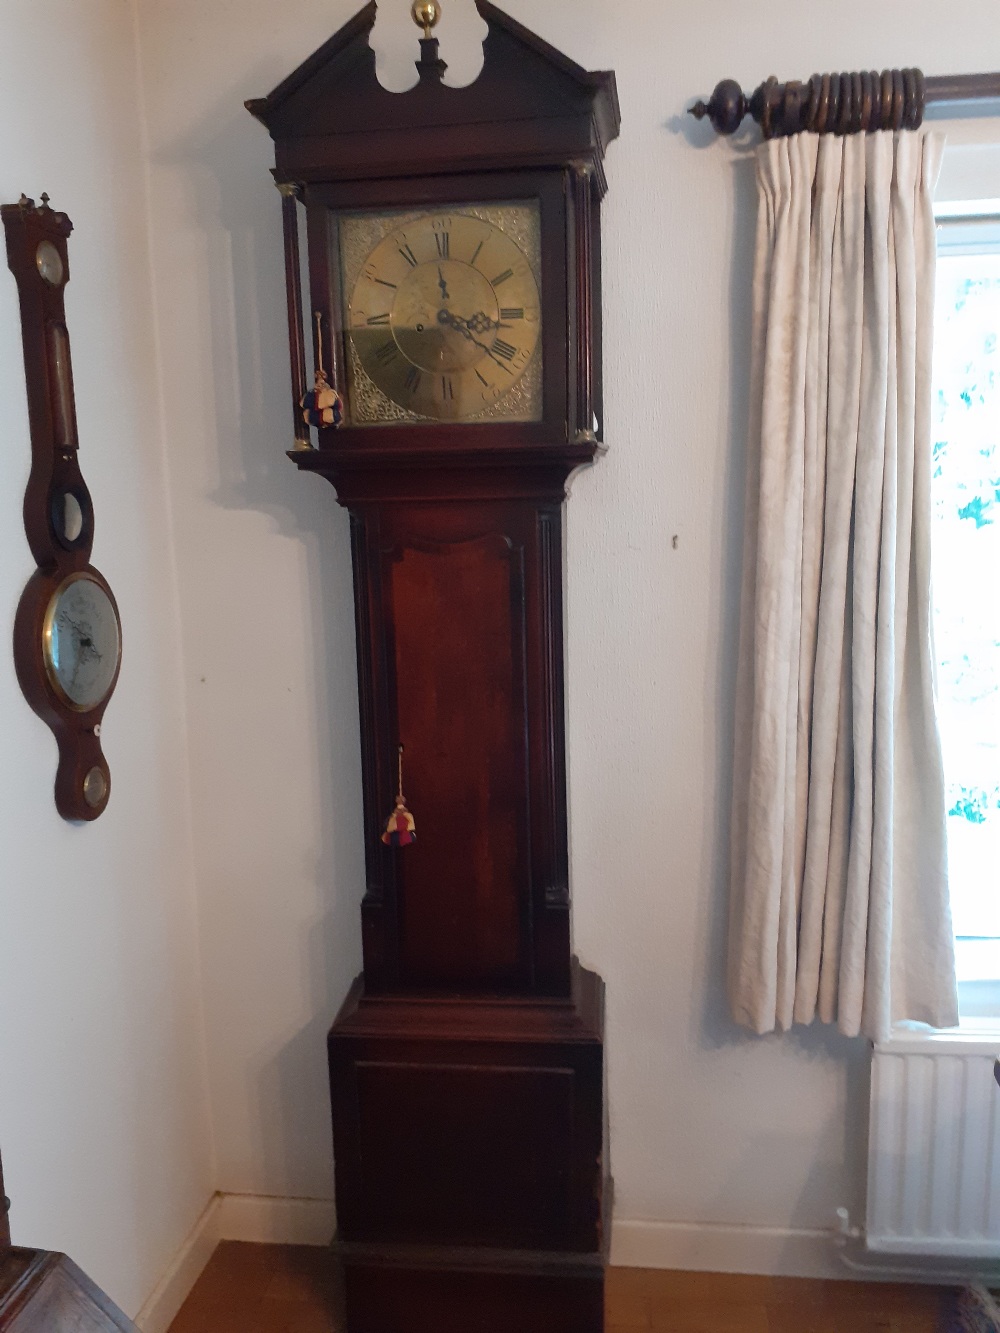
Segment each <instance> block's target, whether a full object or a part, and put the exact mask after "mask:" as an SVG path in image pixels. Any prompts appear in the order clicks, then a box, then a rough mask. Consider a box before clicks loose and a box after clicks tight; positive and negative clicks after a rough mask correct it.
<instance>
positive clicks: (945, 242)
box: [932, 200, 1000, 1018]
mask: <svg viewBox="0 0 1000 1333" xmlns="http://www.w3.org/2000/svg"><path fill="white" fill-rule="evenodd" d="M932 504H933V528H932V543H933V549H932V560H933V575H934V627H935V638H936V648H937V657H938V703H939V710H940V714H939V715H940V722H941V734H942V743H943V748H944V762H945V783H946V794H947V802H948V862H949V879H950V883H951V896H952V913H953V919H954V926H955V936H956V942H957V956H958V975H959V982H960V995H961V1008H962V1015H963V1018H965V1017H967V1016H976V1015H977V1014H979V1015H984V1014H1000V201H997V200H994V201H986V202H985V203H984V202H983V201H979V202H977V203H975V204H970V205H967V206H961V205H954V204H952V205H949V206H948V207H947V208H946V209H941V210H939V227H938V278H937V292H936V298H935V333H934V417H933V480H932Z"/></svg>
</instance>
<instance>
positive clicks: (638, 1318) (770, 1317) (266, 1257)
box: [170, 1241, 943, 1333]
mask: <svg viewBox="0 0 1000 1333" xmlns="http://www.w3.org/2000/svg"><path fill="white" fill-rule="evenodd" d="M329 1264H330V1260H329V1255H328V1254H327V1253H326V1251H325V1250H322V1249H317V1248H314V1247H310V1246H302V1245H247V1244H243V1243H241V1242H239V1241H224V1242H223V1243H222V1244H221V1245H220V1246H219V1247H218V1249H217V1250H216V1251H215V1254H214V1255H213V1256H212V1259H211V1261H210V1262H209V1264H208V1267H207V1268H206V1269H205V1271H204V1273H203V1274H202V1275H201V1277H200V1278H199V1279H198V1282H197V1284H196V1285H195V1287H194V1290H193V1291H192V1292H191V1295H190V1296H189V1297H188V1299H187V1301H186V1302H185V1304H184V1308H183V1309H182V1310H181V1312H180V1314H178V1316H177V1318H176V1319H175V1320H174V1322H173V1324H172V1325H171V1328H170V1333H337V1331H338V1324H337V1322H336V1288H335V1285H334V1281H333V1278H332V1276H331V1273H330V1267H329ZM942 1294H943V1293H942V1290H941V1289H940V1288H936V1287H920V1286H901V1285H896V1284H886V1283H881V1282H821V1281H812V1280H808V1279H803V1278H774V1277H746V1276H741V1275H737V1274H732V1273H681V1272H664V1271H661V1270H653V1269H643V1268H613V1269H611V1270H610V1272H609V1274H608V1280H607V1333H936V1330H937V1329H938V1327H939V1323H938V1316H939V1306H940V1304H941V1299H942ZM511 1333H516V1330H512V1331H511Z"/></svg>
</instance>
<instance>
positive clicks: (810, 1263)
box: [611, 1218, 849, 1278]
mask: <svg viewBox="0 0 1000 1333" xmlns="http://www.w3.org/2000/svg"><path fill="white" fill-rule="evenodd" d="M611 1262H612V1264H614V1265H615V1266H616V1267H618V1268H680V1269H686V1270H688V1271H691V1272H701V1273H766V1274H767V1275H768V1276H772V1277H824V1278H843V1277H848V1276H849V1274H848V1273H846V1272H845V1270H844V1266H843V1263H842V1262H841V1259H840V1255H839V1252H838V1249H837V1246H836V1244H835V1243H834V1233H833V1231H832V1230H830V1231H803V1230H794V1231H793V1230H791V1229H786V1228H784V1227H751V1226H733V1225H728V1224H724V1223H715V1222H631V1221H628V1220H627V1219H625V1218H615V1221H614V1223H613V1224H612V1228H611Z"/></svg>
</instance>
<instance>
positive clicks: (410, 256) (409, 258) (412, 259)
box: [399, 245, 417, 268]
mask: <svg viewBox="0 0 1000 1333" xmlns="http://www.w3.org/2000/svg"><path fill="white" fill-rule="evenodd" d="M399 253H400V254H401V255H402V256H403V258H404V259H405V260H406V262H407V263H408V264H409V266H410V268H416V267H417V256H416V255H415V254H414V253H413V251H412V250H411V249H410V247H409V246H408V245H401V246H400V247H399Z"/></svg>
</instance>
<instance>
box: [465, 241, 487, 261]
mask: <svg viewBox="0 0 1000 1333" xmlns="http://www.w3.org/2000/svg"><path fill="white" fill-rule="evenodd" d="M485 244H486V242H485V241H480V242H479V244H478V245H477V246H476V248H475V250H474V251H473V252H472V258H471V259H470V260H469V263H470V264H474V263H475V262H476V260H477V259H478V258H479V252H480V250H481V249H482V248H483V246H484V245H485Z"/></svg>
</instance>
